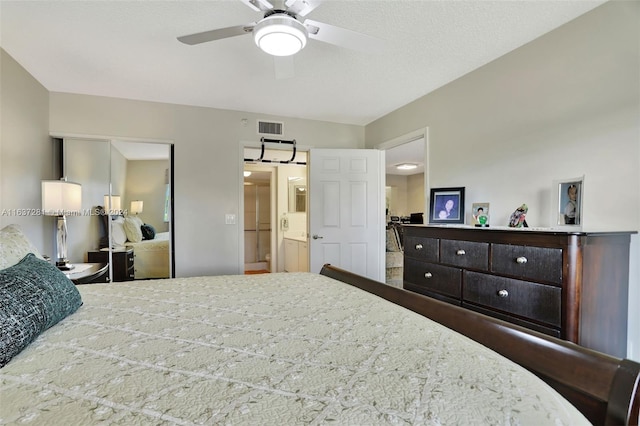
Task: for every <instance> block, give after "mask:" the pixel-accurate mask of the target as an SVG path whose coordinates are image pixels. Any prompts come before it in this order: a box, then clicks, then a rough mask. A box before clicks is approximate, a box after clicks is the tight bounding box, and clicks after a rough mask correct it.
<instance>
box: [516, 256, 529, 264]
mask: <svg viewBox="0 0 640 426" xmlns="http://www.w3.org/2000/svg"><path fill="white" fill-rule="evenodd" d="M516 262H517V263H519V264H521V265H524V264H525V263H527V258H526V257H524V256H520V257H518V258H517V259H516Z"/></svg>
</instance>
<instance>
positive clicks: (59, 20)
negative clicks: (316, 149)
mask: <svg viewBox="0 0 640 426" xmlns="http://www.w3.org/2000/svg"><path fill="white" fill-rule="evenodd" d="M602 3H603V1H587V0H576V1H571V0H554V1H541V0H510V1H482V0H475V1H452V0H443V1H417V0H413V1H405V0H396V1H390V0H387V1H356V0H353V1H348V0H347V1H344V0H343V1H324V2H323V3H322V4H321V5H320V6H318V7H317V8H316V9H315V10H314V11H313V12H311V14H309V15H308V16H307V17H308V18H310V19H313V20H316V21H321V22H325V23H328V24H332V25H335V26H340V27H343V28H347V29H350V30H353V31H357V32H361V33H365V34H368V35H370V36H374V37H377V38H379V39H381V40H383V41H384V49H383V50H382V51H381V52H378V53H363V52H358V51H353V50H349V49H345V48H342V47H338V46H335V45H330V44H326V43H322V42H318V41H316V40H310V41H309V43H308V44H307V47H306V48H305V49H304V50H303V51H302V52H300V53H298V54H297V55H296V56H295V57H294V62H295V76H294V77H292V78H288V79H276V78H275V73H274V61H273V58H272V57H270V56H268V55H267V54H265V53H263V52H261V51H260V50H259V49H258V48H257V47H256V46H255V44H254V43H253V40H252V38H251V36H249V35H243V36H238V37H234V38H231V39H225V40H219V41H214V42H210V43H206V44H201V45H196V46H187V45H184V44H182V43H180V42H178V41H177V40H176V37H178V36H181V35H186V34H191V33H195V32H200V31H206V30H211V29H215V28H220V27H227V26H232V25H240V24H245V23H250V22H254V21H257V20H259V19H260V18H261V14H260V13H258V12H253V11H252V10H251V9H249V8H248V7H247V6H245V5H244V4H242V3H241V2H240V1H238V0H228V1H187V0H181V1H156V0H150V1H149V0H147V1H54V0H48V1H43V2H40V1H15V2H14V1H0V19H1V21H0V45H1V46H2V48H4V49H5V50H6V51H7V52H8V53H9V54H10V55H11V56H13V57H14V58H15V59H16V60H17V61H18V62H19V63H20V64H21V65H22V66H24V67H25V68H26V69H27V70H28V71H29V72H30V73H31V74H32V75H33V76H34V77H35V78H36V79H37V80H38V81H40V83H42V84H43V85H44V86H45V87H46V88H47V89H48V90H50V91H54V92H69V93H80V94H91V95H100V96H110V97H118V98H129V99H139V100H148V101H157V102H168V103H176V104H184V105H196V106H206V107H214V108H222V109H231V110H240V111H248V112H256V113H262V114H273V115H281V116H288V117H299V118H307V119H314V120H324V121H332V122H338V123H349V124H356V125H365V124H367V123H369V122H371V121H373V120H375V119H377V118H379V117H381V116H383V115H385V114H387V113H389V112H391V111H393V110H394V109H397V108H398V107H400V106H402V105H405V104H407V103H409V102H411V101H413V100H415V99H417V98H419V97H421V96H423V95H425V94H427V93H429V92H431V91H433V90H435V89H437V88H438V87H441V86H443V85H445V84H447V83H448V82H450V81H452V80H454V79H456V78H458V77H460V76H462V75H464V74H466V73H468V72H470V71H472V70H474V69H476V68H478V67H480V66H482V65H484V64H486V63H488V62H490V61H492V60H494V59H496V58H498V57H500V56H502V55H504V54H505V53H507V52H509V51H511V50H513V49H516V48H517V47H519V46H521V45H523V44H525V43H527V42H529V41H531V40H533V39H535V38H537V37H539V36H540V35H542V34H544V33H546V32H548V31H550V30H552V29H554V28H556V27H558V26H560V25H562V24H564V23H566V22H568V21H570V20H572V19H574V18H575V17H577V16H579V15H581V14H583V13H585V12H587V11H589V10H591V9H592V8H594V7H596V6H598V5H599V4H602Z"/></svg>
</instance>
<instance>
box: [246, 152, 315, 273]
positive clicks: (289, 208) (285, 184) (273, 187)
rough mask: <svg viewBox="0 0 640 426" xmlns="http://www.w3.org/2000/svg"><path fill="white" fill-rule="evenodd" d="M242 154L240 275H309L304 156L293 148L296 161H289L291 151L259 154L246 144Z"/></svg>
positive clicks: (305, 160)
mask: <svg viewBox="0 0 640 426" xmlns="http://www.w3.org/2000/svg"><path fill="white" fill-rule="evenodd" d="M241 156H242V159H243V160H242V161H243V162H242V171H243V186H242V188H241V191H242V193H241V200H242V205H241V206H240V211H242V215H241V216H240V217H241V223H240V229H239V231H240V233H241V234H240V235H239V239H240V246H241V247H240V255H241V256H242V257H241V259H242V260H243V263H242V265H241V266H240V270H241V271H242V272H241V273H245V274H247V273H248V274H255V273H267V272H284V271H291V272H293V271H294V270H295V271H308V252H307V250H305V249H304V248H305V247H306V241H307V237H308V231H307V229H308V223H307V213H306V209H307V204H308V200H307V196H306V180H307V165H306V162H307V152H306V151H301V150H298V151H297V153H296V156H295V161H288V160H290V159H291V157H292V151H291V148H290V147H287V148H286V149H269V148H266V149H265V150H264V154H263V155H262V154H261V148H256V147H252V146H249V145H246V146H244V147H242V148H241ZM260 157H262V160H260V161H259V160H257V159H258V158H260ZM254 159H256V160H254ZM267 199H268V201H267ZM290 240H293V241H295V245H296V248H297V250H292V249H291V247H290V246H291V244H287V243H288V242H289V243H290ZM287 246H289V249H287ZM293 263H295V264H296V265H298V266H297V268H296V269H293V268H292V267H291V265H293ZM287 266H289V267H287Z"/></svg>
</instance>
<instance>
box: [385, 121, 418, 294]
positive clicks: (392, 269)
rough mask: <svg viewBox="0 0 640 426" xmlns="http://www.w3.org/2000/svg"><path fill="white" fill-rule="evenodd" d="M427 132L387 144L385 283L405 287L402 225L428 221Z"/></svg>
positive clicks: (414, 133)
mask: <svg viewBox="0 0 640 426" xmlns="http://www.w3.org/2000/svg"><path fill="white" fill-rule="evenodd" d="M427 132H428V129H427V128H425V129H419V130H417V131H415V132H412V133H410V134H407V135H404V136H401V137H399V138H396V139H393V140H391V141H387V142H385V143H383V144H381V145H379V146H378V148H379V149H382V150H385V154H386V155H385V207H386V226H385V228H386V229H385V233H386V252H385V258H386V262H385V263H386V267H385V282H386V283H387V284H389V285H392V286H394V287H400V288H402V285H403V274H404V268H403V264H404V262H403V258H404V235H403V234H404V233H403V224H406V223H412V224H420V223H426V222H428V220H426V219H425V218H427V217H428V198H427V195H426V194H427V191H428V187H429V185H428V182H429V174H428V146H429V145H428V133H427Z"/></svg>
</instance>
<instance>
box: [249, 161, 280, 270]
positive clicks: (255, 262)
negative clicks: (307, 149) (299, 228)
mask: <svg viewBox="0 0 640 426" xmlns="http://www.w3.org/2000/svg"><path fill="white" fill-rule="evenodd" d="M273 174H274V170H260V169H258V168H256V167H252V166H250V165H245V169H244V273H245V274H263V273H269V272H271V269H272V267H271V240H272V234H273V229H272V219H271V218H272V216H273V214H272V207H271V206H272V190H271V181H272V179H273Z"/></svg>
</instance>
